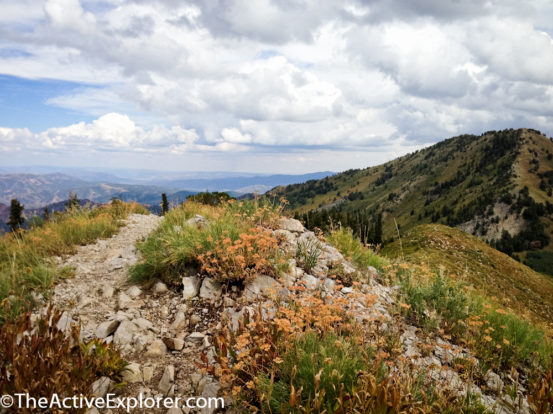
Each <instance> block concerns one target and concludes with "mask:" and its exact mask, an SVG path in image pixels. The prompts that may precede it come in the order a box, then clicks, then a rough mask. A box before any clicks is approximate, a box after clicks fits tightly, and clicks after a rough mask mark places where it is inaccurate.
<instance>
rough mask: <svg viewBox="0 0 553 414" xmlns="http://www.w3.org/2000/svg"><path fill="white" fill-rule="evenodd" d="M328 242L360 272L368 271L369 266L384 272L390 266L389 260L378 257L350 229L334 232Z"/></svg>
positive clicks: (342, 228)
mask: <svg viewBox="0 0 553 414" xmlns="http://www.w3.org/2000/svg"><path fill="white" fill-rule="evenodd" d="M328 241H329V242H330V244H332V245H333V246H334V247H336V248H337V249H338V250H339V251H340V253H342V254H343V255H344V257H345V258H346V259H347V260H349V261H351V262H352V263H353V264H354V265H355V266H356V267H357V268H358V269H359V270H360V271H363V270H366V269H367V268H368V267H369V266H372V267H374V268H375V269H378V270H379V271H383V270H384V268H385V267H386V266H388V265H389V262H388V260H386V259H385V258H384V257H381V256H379V255H377V254H376V253H375V252H374V251H373V250H371V249H370V248H369V247H366V246H364V245H363V243H361V241H359V239H357V238H356V237H355V236H354V234H353V232H352V231H351V230H350V229H348V228H344V227H341V228H340V229H338V230H332V231H331V232H330V234H329V236H328Z"/></svg>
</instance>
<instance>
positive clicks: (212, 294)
mask: <svg viewBox="0 0 553 414" xmlns="http://www.w3.org/2000/svg"><path fill="white" fill-rule="evenodd" d="M222 293H223V289H222V287H221V285H219V284H218V283H217V282H215V281H214V280H213V279H212V278H209V277H206V278H205V279H204V280H203V282H202V287H201V289H200V297H201V298H202V299H209V300H216V299H219V298H220V297H221V294H222Z"/></svg>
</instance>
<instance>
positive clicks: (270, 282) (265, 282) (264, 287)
mask: <svg viewBox="0 0 553 414" xmlns="http://www.w3.org/2000/svg"><path fill="white" fill-rule="evenodd" d="M280 289H281V285H280V283H278V282H277V281H276V280H275V279H273V278H272V277H270V276H265V275H257V276H256V277H255V279H254V280H253V281H252V282H251V283H250V284H248V285H247V286H246V288H245V289H244V295H245V297H246V299H247V300H249V301H253V300H255V299H256V298H258V297H259V296H266V297H268V296H272V295H277V294H278V292H279V290H280Z"/></svg>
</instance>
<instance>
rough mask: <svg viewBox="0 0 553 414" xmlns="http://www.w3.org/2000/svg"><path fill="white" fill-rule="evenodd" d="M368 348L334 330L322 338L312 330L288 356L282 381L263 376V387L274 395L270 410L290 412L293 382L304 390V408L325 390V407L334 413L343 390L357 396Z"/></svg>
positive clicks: (282, 366) (280, 373)
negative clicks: (354, 393) (360, 374)
mask: <svg viewBox="0 0 553 414" xmlns="http://www.w3.org/2000/svg"><path fill="white" fill-rule="evenodd" d="M366 351H370V350H362V349H361V348H360V347H358V346H357V345H355V344H353V343H352V342H351V341H348V340H347V339H346V338H344V337H341V336H337V335H336V334H334V333H330V334H327V335H325V336H323V337H321V336H320V335H318V334H317V333H315V332H310V333H307V334H304V335H303V336H301V337H299V338H298V339H296V340H295V341H294V342H293V343H292V345H291V346H290V347H289V349H288V350H287V351H286V353H285V355H284V358H283V359H284V362H283V363H282V364H281V365H280V366H279V370H278V380H277V381H276V382H274V384H271V381H270V378H268V377H266V376H262V377H261V378H260V380H261V390H262V391H263V392H264V393H265V394H266V395H271V397H270V400H269V402H268V405H269V406H270V409H271V410H272V412H275V413H279V412H282V410H285V412H290V406H289V399H290V390H291V387H290V385H293V387H294V389H295V390H300V389H301V399H302V404H301V405H303V406H304V407H309V406H312V405H313V404H314V401H315V400H317V399H318V398H317V397H318V396H317V393H321V392H324V397H323V399H322V408H325V409H326V410H327V412H328V413H333V412H334V410H335V409H336V407H335V404H336V403H337V401H338V397H339V395H340V392H343V393H348V394H350V395H353V392H354V390H355V385H356V383H357V374H358V373H359V372H360V371H362V370H363V369H364V368H365V366H366V362H365V361H366V359H367V355H366V354H365V352H366ZM342 387H343V388H342ZM319 395H320V394H319ZM291 412H295V411H291Z"/></svg>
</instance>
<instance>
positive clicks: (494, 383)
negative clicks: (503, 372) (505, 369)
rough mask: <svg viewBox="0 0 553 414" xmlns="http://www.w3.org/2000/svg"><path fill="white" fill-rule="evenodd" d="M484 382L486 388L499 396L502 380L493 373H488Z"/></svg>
mask: <svg viewBox="0 0 553 414" xmlns="http://www.w3.org/2000/svg"><path fill="white" fill-rule="evenodd" d="M484 379H485V381H486V387H488V389H490V390H491V391H493V392H494V393H496V394H497V395H500V394H501V392H502V391H503V386H504V383H503V380H502V379H501V377H500V376H499V375H497V374H496V373H495V372H493V371H490V372H488V373H487V374H486V377H485V378H484Z"/></svg>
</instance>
